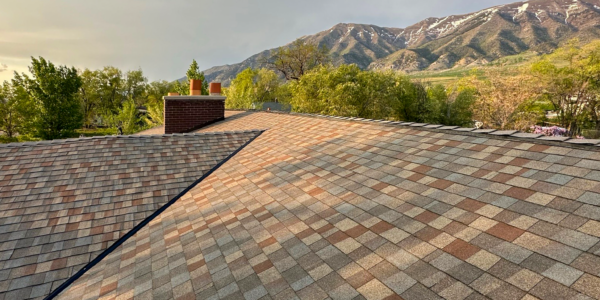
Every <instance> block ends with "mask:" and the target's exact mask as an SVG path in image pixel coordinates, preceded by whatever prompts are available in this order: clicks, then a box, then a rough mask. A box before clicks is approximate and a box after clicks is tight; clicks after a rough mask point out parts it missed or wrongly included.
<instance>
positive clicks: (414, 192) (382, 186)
mask: <svg viewBox="0 0 600 300" xmlns="http://www.w3.org/2000/svg"><path fill="white" fill-rule="evenodd" d="M253 128H270V129H269V130H267V131H266V132H265V133H263V135H261V137H260V138H259V139H257V140H255V141H253V142H252V143H250V144H249V145H248V146H247V147H246V148H245V149H244V150H242V151H240V152H239V153H237V154H236V155H235V156H234V157H233V158H232V159H231V160H230V161H228V162H227V163H226V164H224V165H222V166H221V167H220V168H219V169H218V170H216V171H215V173H213V174H212V175H211V176H209V177H208V178H206V179H205V180H204V181H202V182H201V183H200V184H199V185H198V186H197V187H196V188H194V189H192V190H191V191H190V192H189V193H187V194H186V195H185V196H184V197H182V198H181V199H180V200H179V201H177V202H176V203H175V204H173V206H171V207H169V209H167V210H165V211H164V212H162V213H161V214H160V215H159V216H158V217H157V219H155V220H154V221H152V222H150V224H149V225H147V226H145V227H144V228H142V230H141V231H140V232H138V233H137V234H135V235H134V236H132V237H131V238H130V239H129V240H128V241H127V242H126V243H125V244H124V245H123V246H122V249H121V248H119V249H117V250H115V251H114V252H113V253H111V254H110V255H109V256H107V257H106V258H105V259H104V260H103V261H101V262H100V264H99V265H97V266H96V267H94V268H92V269H91V270H89V271H88V272H87V273H86V274H85V275H84V276H83V277H82V278H80V279H79V280H78V281H77V282H76V283H75V284H74V285H73V287H72V288H71V289H69V290H67V292H66V293H63V294H62V295H61V296H62V298H63V299H78V298H81V297H82V296H83V295H85V297H88V298H94V297H98V295H99V294H100V291H102V292H107V293H110V295H111V297H112V296H115V297H117V296H122V297H126V296H127V295H128V294H127V293H128V291H133V293H134V294H135V295H137V297H150V296H152V297H154V298H174V297H176V296H188V295H189V296H190V297H194V296H195V297H198V298H202V299H212V298H215V299H216V298H217V297H222V298H225V299H229V298H232V299H233V298H236V299H237V298H242V297H245V298H248V299H259V298H261V297H262V298H273V299H285V298H295V297H297V298H310V297H316V298H326V297H331V298H333V299H351V298H356V299H368V298H383V297H387V296H388V295H389V296H394V297H396V298H398V295H395V294H400V295H399V297H402V298H404V299H437V298H441V297H445V298H448V299H485V298H491V299H520V298H521V297H523V296H524V295H525V293H526V291H528V292H529V293H531V295H535V296H537V297H538V298H539V299H542V300H543V299H546V298H552V297H557V298H559V297H563V298H562V299H569V298H572V297H575V296H577V292H576V290H575V286H577V287H578V288H579V289H580V290H581V291H582V292H584V293H588V295H590V297H593V296H591V295H593V294H594V293H595V290H594V288H593V286H594V284H593V282H594V281H593V280H592V279H590V277H584V276H585V275H589V276H597V275H600V274H598V272H600V271H598V266H596V265H597V264H598V263H600V262H597V260H598V259H597V258H598V256H597V254H596V253H600V252H599V251H600V244H599V242H598V237H600V234H598V233H597V231H598V230H599V229H600V225H598V224H600V223H599V222H597V221H595V220H593V219H595V218H596V217H595V209H594V207H595V202H594V201H595V200H594V198H593V197H594V196H595V194H594V193H597V192H599V191H600V190H598V187H599V186H600V185H599V184H598V181H599V180H600V179H599V178H600V177H598V178H596V177H595V175H594V174H595V173H594V171H592V170H591V169H590V168H589V166H592V165H594V164H595V163H597V160H598V159H600V155H594V154H595V153H596V152H595V151H596V150H593V151H588V150H585V151H584V150H576V149H573V148H568V147H563V146H547V145H543V144H541V143H539V142H535V141H521V142H515V141H509V140H505V139H502V138H497V137H494V136H490V135H485V136H483V135H482V136H471V135H473V133H469V134H466V135H465V134H463V133H460V132H456V131H454V132H435V131H429V130H430V129H429V128H425V127H411V128H407V127H401V126H399V125H397V124H393V123H391V122H386V123H382V122H370V121H368V120H362V121H356V120H344V119H339V118H335V119H334V118H327V117H310V116H303V115H296V114H276V113H271V114H267V113H254V112H248V113H241V114H238V115H236V116H235V117H232V118H231V119H229V120H225V121H223V122H218V123H216V124H214V125H211V126H209V127H208V128H205V129H203V131H215V130H218V131H222V130H240V129H253ZM252 134H256V133H247V135H248V136H251V135H252ZM238 135H240V133H229V136H228V141H232V142H231V143H228V144H227V147H228V148H227V147H226V148H227V149H229V148H235V145H236V143H238V144H239V143H244V141H243V140H244V139H242V138H238ZM475 135H478V134H477V133H476V134H475ZM170 138H172V140H169V139H170ZM175 138H177V139H185V143H191V144H193V145H196V143H200V140H202V139H203V138H204V139H209V142H208V144H205V145H204V146H205V147H208V145H210V146H211V147H210V149H211V150H210V151H206V152H202V151H198V149H201V148H199V147H202V146H201V145H198V146H193V147H185V145H187V144H185V143H180V141H179V140H175ZM153 139H155V138H154V137H152V138H145V139H139V140H136V141H138V143H142V142H141V141H142V140H143V141H145V142H144V143H148V147H149V148H150V149H154V151H155V152H156V151H158V152H156V153H160V157H159V156H158V155H155V156H153V155H152V153H153V152H152V151H143V149H139V148H134V147H131V149H130V148H127V147H125V148H127V149H126V150H127V151H128V152H127V153H128V156H129V157H130V158H131V159H132V160H135V159H139V164H140V165H143V166H144V167H143V169H142V168H140V169H135V168H136V167H137V166H135V165H134V164H133V163H132V162H120V163H119V164H118V165H116V166H113V167H114V169H111V168H112V167H111V168H108V166H103V165H102V162H103V161H104V160H106V159H105V158H103V156H102V157H101V156H97V157H90V158H89V162H90V163H92V164H91V165H89V166H85V167H79V166H77V167H76V168H77V170H76V173H74V174H77V177H76V178H75V177H71V175H69V174H70V173H68V172H67V171H66V170H65V169H64V168H62V167H61V168H62V169H60V170H59V169H58V167H57V172H61V173H60V174H57V175H56V179H57V180H56V182H57V184H56V185H57V186H61V187H60V188H59V189H64V190H59V191H56V192H55V191H53V190H52V189H50V188H49V187H48V186H44V183H45V182H48V181H52V176H51V174H50V173H49V172H47V171H45V170H42V171H40V172H39V174H38V175H39V176H37V177H33V178H25V177H23V176H22V175H20V174H18V172H17V173H15V172H14V171H12V170H11V172H13V173H11V174H12V175H11V176H13V178H12V179H11V184H12V186H15V187H17V186H19V187H20V186H21V185H23V183H24V182H27V181H28V180H30V182H32V183H35V184H36V186H35V187H34V188H29V189H23V190H19V191H15V193H14V196H13V197H14V199H15V201H17V199H18V201H37V199H38V198H39V195H43V194H44V193H47V194H52V193H53V194H52V195H57V194H60V193H63V192H64V193H65V196H64V197H73V198H69V199H71V200H73V201H75V202H77V201H83V200H85V199H88V198H86V197H93V198H94V199H98V200H97V201H98V202H97V203H92V204H91V205H87V206H86V207H89V209H90V211H92V210H93V212H95V213H100V212H102V213H103V212H105V211H112V210H114V208H112V207H110V204H111V201H115V199H118V200H116V201H120V202H123V203H127V205H130V203H131V204H133V205H134V206H135V205H141V204H143V205H146V206H144V208H145V209H147V211H154V210H155V209H157V207H158V205H156V204H155V203H153V202H151V201H150V199H152V197H160V199H161V201H167V200H168V199H169V197H168V196H169V195H170V194H172V193H174V194H176V193H178V192H179V191H181V189H184V188H185V187H187V184H189V183H187V182H188V180H192V179H191V178H190V177H193V175H190V174H191V173H190V172H191V170H190V169H189V166H191V165H193V164H198V165H199V166H202V167H203V168H209V166H210V165H211V164H216V163H217V162H218V161H219V160H220V159H223V158H224V157H225V156H226V154H223V153H222V149H221V148H223V147H222V145H221V144H219V143H220V141H221V140H222V139H223V138H222V137H221V136H220V134H210V135H199V136H192V135H190V136H187V135H181V136H176V137H168V136H165V137H162V136H161V137H156V139H160V141H161V143H151V141H152V140H153ZM115 140H116V141H118V143H120V144H123V145H124V144H126V143H125V142H124V141H130V140H128V139H124V138H118V139H115ZM233 140H235V142H233ZM246 140H247V139H246ZM90 141H101V142H102V141H103V140H102V139H95V140H92V139H90ZM175 142H177V143H175ZM213 145H214V146H215V148H214V151H213V147H212V146H213ZM36 147H38V146H36ZM44 147H47V146H44ZM577 147H585V146H577ZM0 149H2V147H0ZM90 149H91V148H90ZM156 149H175V150H173V151H171V152H170V153H166V151H162V150H156ZM219 149H220V150H219ZM86 151H88V150H86ZM163 153H164V155H165V156H162V155H163ZM194 155H196V156H194ZM211 155H212V156H211ZM182 157H191V158H190V159H189V160H187V161H186V159H185V158H183V159H182ZM211 157H213V158H211ZM56 158H57V160H56V161H61V162H68V160H69V159H70V158H68V157H64V155H63V156H56ZM58 158H60V159H58ZM24 159H25V158H24ZM26 159H28V160H29V161H31V160H32V159H34V158H26ZM584 160H588V161H589V162H587V164H582V162H583V161H584ZM173 161H175V162H176V163H173ZM2 162H3V161H2V159H1V158H0V165H1V164H2ZM153 164H154V165H155V166H156V168H154V169H145V168H146V167H145V166H154V165H153ZM103 167H105V168H104V169H103ZM36 172H37V171H36ZM90 176H92V177H94V178H97V179H98V180H96V181H94V180H87V179H86V177H90ZM119 176H122V177H123V178H119ZM144 176H147V177H144ZM112 178H114V180H115V182H114V184H113V185H108V186H107V185H105V184H104V183H105V181H110V180H113V179H112ZM2 180H3V177H2V175H0V182H1V183H4V182H2ZM193 180H195V178H194V179H193ZM58 182H59V183H58ZM161 184H163V185H162V187H161ZM62 186H64V187H62ZM132 189H137V190H136V191H139V192H140V193H141V194H140V195H141V196H139V195H136V197H133V196H132V195H131V194H130V193H131V192H132ZM70 191H74V192H73V195H72V196H71V195H69V193H71V192H70ZM12 193H13V192H12V191H11V195H13V194H12ZM121 193H125V194H123V195H121ZM154 193H156V194H154ZM19 195H20V196H19ZM140 201H141V202H140ZM134 202H135V203H134ZM100 203H102V205H103V206H99V205H98V204H100ZM65 207H66V209H67V210H66V212H67V213H71V216H70V219H69V220H71V221H77V222H79V223H78V225H77V227H81V226H91V228H92V229H91V230H95V231H96V232H100V230H102V232H101V233H99V236H98V237H102V235H103V234H104V233H105V232H104V230H105V228H104V227H103V226H104V225H107V226H111V225H112V224H118V226H119V227H120V230H125V231H126V230H129V229H130V228H132V227H133V225H134V222H133V220H131V219H126V218H123V217H122V216H118V217H115V218H114V220H110V221H109V220H108V219H106V218H101V219H94V220H93V221H91V220H90V221H81V222H80V221H79V220H78V219H77V213H78V212H76V211H73V210H69V209H70V207H67V206H65V203H62V204H61V203H55V204H53V205H52V208H53V209H56V210H57V211H59V210H64V209H65ZM125 207H127V208H128V207H131V206H125ZM35 209H36V210H32V212H33V211H36V212H37V210H39V209H41V208H37V207H36V208H35ZM125 210H126V209H125ZM73 213H75V215H73ZM27 217H28V218H30V219H26V218H25V219H23V218H20V216H19V215H16V216H7V217H6V218H4V219H1V218H3V217H2V216H0V221H1V222H4V223H0V224H4V225H0V230H1V229H4V228H10V230H12V231H13V233H12V236H9V235H2V234H0V239H2V238H3V237H6V238H10V239H17V242H16V243H14V244H7V247H8V246H11V247H13V249H14V250H16V251H12V250H11V249H10V248H9V251H12V252H3V251H7V250H5V249H2V248H0V257H2V256H3V255H10V256H9V257H13V258H12V259H11V260H9V262H10V265H11V268H23V269H19V271H18V272H17V271H15V274H17V273H19V272H20V273H21V274H23V276H20V277H19V278H25V277H27V276H32V274H28V272H30V271H28V270H27V268H26V267H27V266H28V265H31V264H34V265H37V266H36V269H35V270H38V269H39V270H46V269H51V267H52V264H44V265H43V264H41V263H39V262H37V261H36V259H35V258H36V257H34V260H33V261H30V259H29V258H28V257H29V256H28V255H29V254H30V253H36V252H37V251H40V250H41V251H42V252H46V253H48V252H52V251H55V252H56V251H63V252H62V253H69V255H70V256H76V255H84V254H85V251H84V249H92V248H93V247H95V248H93V249H96V250H94V251H98V250H99V248H97V246H96V243H97V242H96V241H97V240H98V238H96V239H94V238H92V239H91V240H90V239H89V238H88V239H86V237H88V236H89V235H86V234H83V233H81V231H80V228H76V225H68V226H64V225H62V226H61V225H59V226H58V227H56V233H57V235H54V236H53V237H52V238H53V239H54V240H52V243H55V246H56V248H57V249H54V250H52V251H51V249H52V248H49V247H47V246H46V244H48V243H49V242H48V241H51V239H48V240H42V239H38V240H34V239H35V238H37V237H40V236H41V237H43V236H44V234H40V232H42V229H43V228H44V224H41V227H36V228H29V227H27V226H29V224H33V223H27V224H26V225H25V227H22V228H27V229H22V228H21V229H19V227H18V226H15V224H19V222H32V221H33V222H37V223H36V225H39V223H40V221H39V220H35V221H34V220H33V219H31V218H32V217H33V213H32V214H29V215H28V216H27ZM57 217H58V216H56V217H55V218H57ZM61 217H62V216H61ZM589 218H592V220H590V219H589ZM42 220H43V219H42ZM65 220H67V219H61V222H64V221H65ZM57 221H58V219H57ZM41 222H43V221H41ZM4 226H6V227H4ZM40 228H41V229H40ZM71 229H77V230H76V231H69V230H71ZM77 238H81V239H79V241H78V243H79V244H80V245H81V247H76V246H75V245H76V244H77V242H76V239H77ZM112 238H116V236H113V237H112ZM9 243H10V242H9ZM17 244H18V246H15V245H17ZM38 246H40V247H38ZM92 246H93V247H92ZM74 247H75V248H74ZM86 247H87V248H86ZM82 251H83V252H82ZM586 251H587V252H586ZM5 253H6V254H5ZM17 257H22V258H17ZM44 257H45V258H49V259H55V258H56V257H51V256H50V255H46V256H44ZM83 261H84V260H83V259H81V260H78V259H75V258H71V262H70V264H71V265H74V266H75V267H79V266H81V263H83ZM68 263H69V260H68V259H65V260H62V261H61V260H56V267H59V266H61V265H64V266H66V265H67V264H68ZM51 272H52V271H48V274H50V273H51ZM69 272H72V270H69ZM69 272H63V273H52V274H53V275H52V276H51V278H50V282H59V281H60V280H64V279H65V278H66V277H67V276H68V275H69ZM583 272H586V273H585V274H584V275H581V274H583ZM27 274H28V275H27ZM149 274H151V275H152V277H151V280H148V277H147V276H149ZM2 276H10V273H5V274H3V273H0V278H2ZM33 276H35V274H33ZM46 277H47V276H44V278H43V279H44V280H46ZM542 277H543V279H542ZM550 278H552V279H554V280H557V281H558V282H557V281H553V280H551V279H550ZM584 279H585V280H584ZM30 280H32V281H36V280H37V279H36V278H34V277H31V279H30ZM41 282H42V283H41V284H43V281H41ZM578 282H579V284H578ZM17 283H18V281H17ZM115 283H118V284H119V285H118V288H117V285H114V284H115ZM149 283H152V286H151V287H149ZM570 283H572V286H571V287H567V286H565V285H563V284H566V285H569V284H570ZM113 285H114V287H113ZM0 286H2V285H0ZM53 287H56V285H54V286H53ZM26 289H27V288H26ZM357 290H358V292H357ZM27 292H30V294H32V291H29V290H28V291H27ZM359 292H360V293H363V294H362V295H361V294H360V293H359ZM579 296H580V297H581V296H582V295H579ZM524 299H528V298H527V297H526V298H524Z"/></svg>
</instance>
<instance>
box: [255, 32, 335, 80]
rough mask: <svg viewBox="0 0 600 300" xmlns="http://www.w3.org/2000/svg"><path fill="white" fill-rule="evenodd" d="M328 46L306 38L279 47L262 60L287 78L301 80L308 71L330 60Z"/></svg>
mask: <svg viewBox="0 0 600 300" xmlns="http://www.w3.org/2000/svg"><path fill="white" fill-rule="evenodd" d="M328 53H329V50H328V49H327V47H325V46H323V47H319V46H318V45H317V44H315V43H310V42H308V41H306V40H304V39H297V40H296V41H294V42H293V43H292V44H291V45H289V46H286V47H279V48H278V49H277V50H275V53H274V54H272V55H271V56H270V57H267V58H264V59H262V60H261V63H262V64H263V65H265V66H266V67H267V68H269V69H272V70H274V71H276V72H280V73H281V74H282V75H283V76H284V77H285V79H286V80H299V79H300V78H301V77H302V76H303V75H304V74H306V73H307V72H308V71H310V70H312V69H314V68H315V67H317V66H319V65H324V64H326V63H328V62H329V54H328Z"/></svg>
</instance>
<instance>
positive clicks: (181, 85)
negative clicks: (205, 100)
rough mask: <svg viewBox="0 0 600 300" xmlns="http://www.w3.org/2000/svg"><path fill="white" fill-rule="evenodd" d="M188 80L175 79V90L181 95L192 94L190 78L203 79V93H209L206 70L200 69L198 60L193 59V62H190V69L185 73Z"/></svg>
mask: <svg viewBox="0 0 600 300" xmlns="http://www.w3.org/2000/svg"><path fill="white" fill-rule="evenodd" d="M185 75H186V78H187V80H186V81H183V82H181V81H179V80H177V81H175V82H174V83H173V88H174V90H175V91H176V92H177V93H179V94H180V95H189V94H190V80H191V79H196V80H202V95H208V82H207V81H206V79H205V78H204V72H201V71H200V67H198V63H197V62H196V60H195V59H194V60H192V64H190V67H189V69H188V70H187V72H186V73H185Z"/></svg>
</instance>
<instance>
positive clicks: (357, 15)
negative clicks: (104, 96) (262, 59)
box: [0, 0, 515, 81]
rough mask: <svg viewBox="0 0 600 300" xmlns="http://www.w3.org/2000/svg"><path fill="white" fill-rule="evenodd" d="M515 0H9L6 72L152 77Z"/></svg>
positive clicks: (3, 38)
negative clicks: (354, 26)
mask: <svg viewBox="0 0 600 300" xmlns="http://www.w3.org/2000/svg"><path fill="white" fill-rule="evenodd" d="M510 2H515V1H507V0H417V1H415V0H293V1H292V0H195V1H193V0H169V1H167V0H102V1H91V0H52V1H48V0H18V1H11V0H3V1H2V2H0V3H1V4H0V81H2V80H8V79H11V78H12V77H13V72H14V71H17V72H26V71H27V66H28V65H29V63H30V61H31V57H32V56H34V57H38V56H42V57H44V58H46V59H47V60H50V61H51V62H53V63H55V64H60V65H67V66H69V67H70V66H74V67H76V68H78V69H85V68H89V69H99V68H102V67H104V66H109V65H110V66H115V67H118V68H120V69H122V70H132V69H138V68H141V69H142V70H143V71H144V74H145V75H146V77H148V79H149V80H151V81H152V80H162V79H164V80H175V79H177V78H181V77H183V76H185V71H186V70H187V68H188V66H189V64H190V63H191V61H192V59H196V61H197V62H198V64H199V65H200V68H201V69H202V70H204V69H208V68H210V67H213V66H218V65H225V64H234V63H238V62H241V61H242V60H244V59H246V58H248V57H250V56H251V55H253V54H256V53H258V52H260V51H262V50H265V49H270V48H275V47H278V46H282V45H285V44H287V43H289V42H291V41H293V40H295V39H296V38H298V37H301V36H303V35H309V34H315V33H317V32H320V31H324V30H327V29H329V28H331V27H332V26H334V25H335V24H337V23H364V24H373V25H377V26H384V27H399V28H403V27H406V26H409V25H412V24H414V23H417V22H419V21H421V20H423V19H425V18H427V17H444V16H448V15H454V14H464V13H469V12H474V11H478V10H480V9H484V8H487V7H491V6H494V5H499V4H505V3H510Z"/></svg>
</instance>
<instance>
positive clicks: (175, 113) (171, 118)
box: [163, 79, 225, 134]
mask: <svg viewBox="0 0 600 300" xmlns="http://www.w3.org/2000/svg"><path fill="white" fill-rule="evenodd" d="M213 86H214V88H213ZM217 87H218V91H217ZM201 89H202V81H200V80H193V79H192V80H190V95H189V96H179V95H177V94H176V93H169V96H165V97H163V99H164V100H165V101H164V105H165V110H164V111H165V116H164V119H165V120H164V124H165V134H171V133H185V132H190V131H194V130H196V129H199V128H201V127H204V126H206V125H209V124H211V123H214V122H217V121H220V120H223V119H224V118H225V97H223V96H221V84H220V83H217V84H216V83H214V82H213V83H211V84H210V94H211V95H210V96H203V95H200V94H201ZM213 92H214V93H213Z"/></svg>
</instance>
